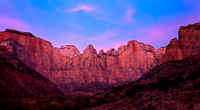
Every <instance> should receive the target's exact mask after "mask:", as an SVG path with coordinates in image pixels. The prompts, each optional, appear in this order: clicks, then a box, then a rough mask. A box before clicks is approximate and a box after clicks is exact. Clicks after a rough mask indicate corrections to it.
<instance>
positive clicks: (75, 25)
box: [68, 22, 86, 31]
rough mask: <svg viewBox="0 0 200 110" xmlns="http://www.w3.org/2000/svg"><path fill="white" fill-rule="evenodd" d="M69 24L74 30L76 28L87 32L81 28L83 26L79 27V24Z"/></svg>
mask: <svg viewBox="0 0 200 110" xmlns="http://www.w3.org/2000/svg"><path fill="white" fill-rule="evenodd" d="M68 24H69V25H70V26H72V27H73V28H76V29H78V30H81V31H85V30H86V29H85V28H84V27H83V26H81V25H79V24H76V23H74V22H68Z"/></svg>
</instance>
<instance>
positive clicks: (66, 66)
mask: <svg viewBox="0 0 200 110" xmlns="http://www.w3.org/2000/svg"><path fill="white" fill-rule="evenodd" d="M198 26H199V24H195V25H194V26H193V25H190V26H186V27H181V28H180V30H179V40H177V39H173V40H171V42H170V43H169V45H168V46H167V47H166V48H160V49H158V51H157V52H156V51H155V49H154V47H152V46H150V45H146V44H143V43H140V42H137V41H134V40H133V41H129V42H128V44H127V45H124V46H120V47H119V48H118V50H115V49H110V50H108V51H107V52H104V51H103V50H101V51H100V52H99V54H97V52H96V49H95V48H94V47H93V46H92V45H88V47H87V48H86V49H85V50H84V52H83V54H80V53H79V51H78V50H77V48H76V47H75V46H72V45H67V46H65V47H61V48H54V47H53V46H52V44H51V43H50V42H48V41H46V40H43V39H40V38H37V37H35V36H33V35H32V34H31V33H24V32H19V31H15V30H8V29H7V30H6V31H5V32H1V33H0V45H3V46H6V47H7V48H8V50H9V51H10V52H12V53H13V55H14V56H15V57H16V58H18V59H19V60H21V61H22V62H24V63H25V64H26V65H27V66H28V67H30V68H32V69H35V70H37V71H38V72H40V73H41V74H43V75H44V76H45V77H47V78H48V79H50V80H51V81H53V82H55V83H56V84H57V85H58V86H59V88H60V89H61V90H63V91H64V92H69V91H90V92H92V91H96V90H97V89H101V87H106V86H109V85H113V84H120V83H122V82H125V81H134V80H136V79H138V78H140V77H141V76H142V75H143V74H145V73H146V72H148V71H149V70H150V69H152V68H154V67H155V66H157V65H158V64H161V63H163V62H167V61H172V60H173V61H174V60H181V59H183V58H186V57H189V56H191V55H194V54H196V53H198V52H199V50H198V49H199V48H198V47H199V46H200V45H199V39H200V37H199V27H198ZM188 28H189V29H188ZM190 37H192V38H190ZM193 37H194V38H193ZM187 39H189V41H187ZM185 42H186V43H185ZM165 51H166V52H165ZM187 52H190V54H188V53H187ZM102 85H103V86H102ZM85 87H87V88H85Z"/></svg>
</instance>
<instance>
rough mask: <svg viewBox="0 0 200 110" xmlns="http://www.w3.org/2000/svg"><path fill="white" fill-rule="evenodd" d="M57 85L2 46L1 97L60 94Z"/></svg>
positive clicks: (0, 53) (0, 51)
mask: <svg viewBox="0 0 200 110" xmlns="http://www.w3.org/2000/svg"><path fill="white" fill-rule="evenodd" d="M59 93H60V91H59V90H58V89H57V86H56V85H55V84H54V83H52V82H51V81H49V80H48V79H46V78H45V77H44V76H42V75H41V74H40V73H38V72H36V71H35V70H32V69H30V68H29V67H27V66H26V65H25V64H23V63H22V62H20V61H19V60H17V59H15V58H13V56H12V55H11V54H10V53H9V52H8V51H7V49H6V48H5V47H3V46H0V98H8V97H10V98H18V97H32V96H48V95H51V94H59Z"/></svg>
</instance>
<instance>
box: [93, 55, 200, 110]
mask: <svg viewBox="0 0 200 110" xmlns="http://www.w3.org/2000/svg"><path fill="white" fill-rule="evenodd" d="M96 97H101V98H103V99H104V100H106V101H107V103H106V104H104V105H101V106H97V107H94V108H90V109H92V110H93V109H95V110H101V109H118V110H122V109H123V110H131V109H132V110H160V109H161V110H192V109H193V110H199V109H200V55H195V56H193V57H190V58H187V59H185V60H181V61H171V62H167V63H164V64H162V65H159V66H157V67H156V68H154V69H153V70H151V71H150V72H149V73H147V74H146V75H144V76H143V77H142V78H140V79H139V80H137V81H134V82H132V83H128V84H125V85H122V86H119V87H113V88H111V89H108V90H106V92H103V93H99V94H97V95H96Z"/></svg>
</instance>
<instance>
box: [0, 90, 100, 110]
mask: <svg viewBox="0 0 200 110" xmlns="http://www.w3.org/2000/svg"><path fill="white" fill-rule="evenodd" d="M100 104H103V102H102V100H101V99H99V98H96V97H93V96H81V95H78V96H73V97H66V96H63V95H61V94H54V95H50V96H48V97H44V96H40V97H32V98H16V99H8V98H1V99H0V109H1V110H6V109H8V110H22V109H23V110H36V109H38V110H77V109H84V108H88V107H93V106H96V105H100Z"/></svg>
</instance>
